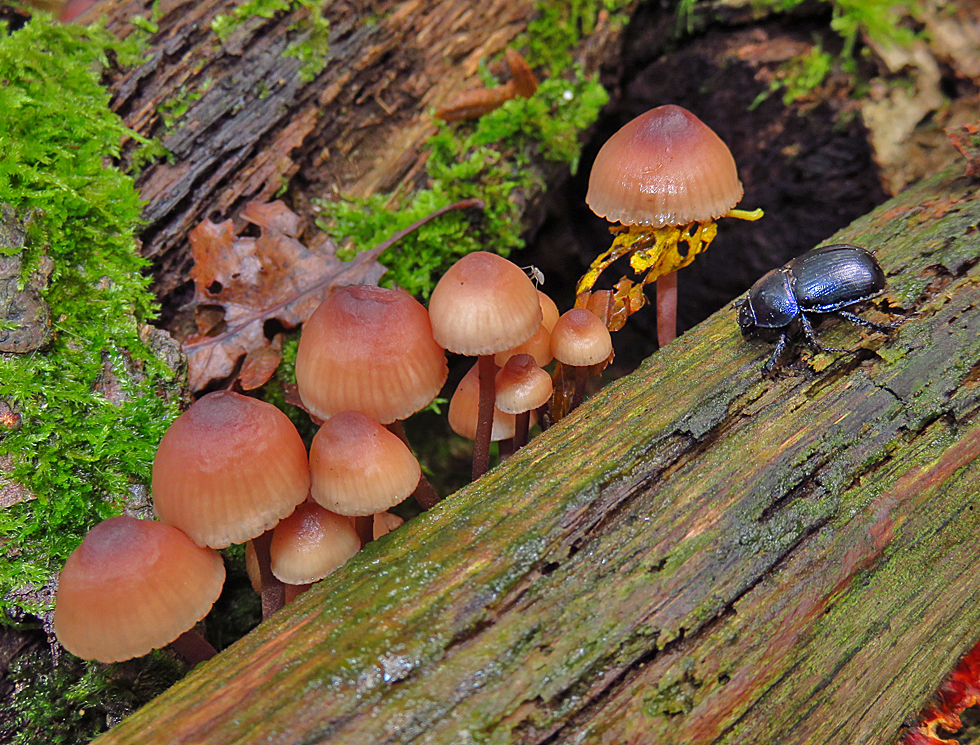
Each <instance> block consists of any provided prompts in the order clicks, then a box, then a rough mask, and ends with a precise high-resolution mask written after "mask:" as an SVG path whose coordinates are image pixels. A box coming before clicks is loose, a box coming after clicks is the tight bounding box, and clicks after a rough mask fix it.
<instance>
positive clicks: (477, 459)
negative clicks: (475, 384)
mask: <svg viewBox="0 0 980 745" xmlns="http://www.w3.org/2000/svg"><path fill="white" fill-rule="evenodd" d="M477 364H478V365H479V366H480V408H479V413H478V414H477V420H476V442H475V443H474V444H473V480H474V481H476V479H478V478H480V477H481V476H482V475H483V474H485V473H486V472H487V470H489V468H490V435H491V433H492V432H493V405H494V402H495V401H496V399H497V395H496V389H495V385H496V383H495V381H494V377H495V376H496V374H497V366H496V365H495V364H494V362H493V355H492V354H485V355H481V356H480V360H479V362H478V363H477Z"/></svg>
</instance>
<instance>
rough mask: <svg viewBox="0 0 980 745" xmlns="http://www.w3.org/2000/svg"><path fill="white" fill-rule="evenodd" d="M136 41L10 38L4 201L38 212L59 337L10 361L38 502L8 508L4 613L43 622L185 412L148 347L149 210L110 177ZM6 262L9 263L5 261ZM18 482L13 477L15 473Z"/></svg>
mask: <svg viewBox="0 0 980 745" xmlns="http://www.w3.org/2000/svg"><path fill="white" fill-rule="evenodd" d="M110 53H111V54H112V55H114V56H115V57H116V58H117V59H119V60H121V61H127V60H129V61H133V60H135V53H134V49H133V47H132V46H131V45H127V44H125V43H121V42H119V41H118V40H117V39H115V38H114V37H113V36H112V35H110V34H109V33H108V32H106V31H104V30H102V29H100V28H98V27H88V28H83V27H79V26H76V25H72V24H67V25H54V24H52V23H50V21H49V20H46V18H42V19H37V18H36V19H34V20H32V21H31V22H30V23H28V24H27V25H26V26H25V27H24V28H23V29H22V30H20V31H17V32H16V33H13V34H9V35H8V34H4V35H3V36H0V81H3V82H2V85H0V150H2V152H3V153H4V158H3V159H2V160H0V203H4V204H9V205H12V206H13V207H14V208H15V209H16V210H17V211H18V213H19V214H20V215H21V216H26V215H33V217H32V219H31V222H30V229H29V231H28V241H27V246H26V248H25V249H24V254H25V258H26V261H25V266H27V267H33V266H37V265H38V264H39V262H40V261H41V259H42V257H43V256H45V255H46V256H47V257H49V258H50V259H51V260H52V261H53V262H54V271H53V273H52V276H51V282H50V285H49V287H48V288H47V290H46V291H45V293H44V300H45V301H46V302H47V304H48V305H49V307H50V310H51V318H52V319H53V323H52V326H53V331H54V338H53V341H52V342H51V343H50V344H49V345H48V346H47V347H46V348H44V349H42V350H41V351H40V352H37V353H33V354H30V355H16V354H7V355H2V356H0V400H2V401H4V402H6V403H8V404H10V405H11V406H13V407H14V409H15V410H16V411H18V412H19V413H20V415H21V426H20V427H19V428H18V429H16V430H14V431H10V432H7V433H6V434H4V435H3V436H2V438H0V455H5V456H10V457H12V458H13V459H14V466H13V473H12V475H13V478H14V479H15V480H16V481H18V482H20V483H21V484H23V485H25V486H26V487H27V488H28V489H29V490H30V491H31V492H32V493H33V494H34V495H35V496H36V499H33V500H29V501H24V502H20V503H18V504H15V505H13V506H12V507H8V508H7V509H3V510H0V535H2V536H3V541H2V542H0V545H2V549H0V550H2V551H3V554H4V557H3V561H0V607H3V608H8V609H16V608H20V609H24V610H28V611H31V612H42V611H44V610H45V609H46V607H47V606H48V603H49V602H50V601H49V599H48V598H46V597H45V596H43V595H42V594H37V593H36V591H37V590H38V589H39V588H40V587H42V586H43V585H44V584H45V583H46V582H47V581H48V580H49V578H50V576H51V575H52V574H53V572H55V571H56V570H57V569H59V568H60V566H61V565H62V564H63V563H64V560H65V558H66V557H67V555H68V554H69V553H70V552H71V551H72V550H73V549H74V548H75V546H77V545H78V543H79V542H80V540H81V538H82V536H83V535H84V533H85V532H86V531H87V530H88V529H89V528H90V527H91V526H92V525H93V524H94V523H95V522H97V521H99V520H101V519H103V518H105V517H108V516H109V515H112V514H117V513H118V512H120V510H121V507H122V505H123V503H124V501H125V500H126V499H127V497H128V496H130V494H131V490H133V489H134V487H136V486H137V485H140V484H145V483H147V482H148V480H149V476H150V466H151V463H152V459H153V453H154V450H155V447H156V444H157V443H158V442H159V439H160V437H161V436H162V434H163V431H164V429H165V428H166V426H167V424H168V423H169V421H170V420H171V419H172V418H173V416H174V415H175V414H176V411H175V406H174V404H173V403H171V402H170V401H169V400H168V398H167V397H164V396H162V395H161V393H160V392H161V391H162V390H165V389H166V388H167V386H168V385H171V384H172V383H173V382H174V377H175V376H174V373H173V371H172V370H170V369H169V368H168V367H167V366H166V365H165V364H164V363H163V362H161V361H160V359H158V358H157V357H156V356H155V355H154V354H153V353H152V352H151V350H150V349H149V347H148V346H147V343H145V341H144V339H143V338H142V337H141V323H142V322H144V321H147V320H149V319H151V318H152V317H153V316H154V314H155V312H156V308H155V306H154V301H153V298H152V295H151V294H150V293H149V291H148V284H149V279H148V277H147V276H146V275H145V274H144V271H145V269H146V262H145V261H144V260H143V259H142V258H140V257H139V255H138V254H137V252H136V245H135V240H134V231H135V229H136V228H137V227H138V225H139V215H140V211H141V204H140V201H139V196H138V194H137V192H136V190H135V189H134V186H133V180H132V178H131V177H130V176H128V175H126V174H123V173H121V172H120V171H119V170H117V169H115V168H113V167H111V166H110V165H107V163H108V160H109V159H111V158H113V157H117V156H118V155H119V153H120V147H121V143H122V141H123V140H125V139H127V138H128V139H130V140H135V141H137V142H142V143H143V144H144V145H145V144H146V141H145V140H142V139H141V138H140V137H138V136H137V135H135V134H134V133H133V132H131V131H129V130H127V129H126V128H125V127H124V126H123V124H122V122H121V121H120V120H119V118H118V117H117V116H116V115H115V114H113V113H112V112H111V111H110V110H109V107H108V98H109V97H108V93H107V92H106V91H105V90H104V89H103V88H102V86H101V85H100V84H99V76H100V73H101V71H102V69H104V67H105V66H106V65H107V64H108V57H109V55H110ZM8 252H9V251H8ZM8 475H10V474H8Z"/></svg>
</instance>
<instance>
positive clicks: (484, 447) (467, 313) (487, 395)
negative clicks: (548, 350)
mask: <svg viewBox="0 0 980 745" xmlns="http://www.w3.org/2000/svg"><path fill="white" fill-rule="evenodd" d="M429 316H430V318H431V320H432V334H433V336H434V337H435V340H436V342H438V343H439V345H440V346H442V347H443V348H445V349H448V350H449V351H450V352H456V353H457V354H463V355H468V356H470V357H479V361H478V367H479V379H480V384H479V385H480V409H479V417H478V421H477V431H476V436H475V444H474V447H473V478H479V477H480V476H481V475H483V473H485V472H486V470H487V468H488V467H489V463H490V439H491V438H490V430H491V427H492V420H493V408H494V407H493V402H494V375H495V374H496V372H497V370H496V365H495V364H494V359H493V357H494V355H495V354H496V353H497V352H502V351H504V350H507V349H511V348H512V347H515V346H517V345H518V344H521V343H523V342H525V341H527V340H528V339H530V338H531V337H532V336H534V334H535V333H536V332H537V331H538V329H539V328H540V326H541V321H542V313H541V305H540V302H539V301H538V295H537V290H535V288H534V285H533V284H532V283H531V280H530V279H528V276H527V275H526V274H525V273H524V272H523V271H522V270H521V269H520V267H518V266H517V265H516V264H514V263H512V262H510V261H507V260H506V259H504V258H502V257H500V256H497V255H496V254H491V253H487V252H485V251H477V252H475V253H471V254H468V255H467V256H464V257H463V258H462V259H460V260H459V261H457V262H456V263H455V264H453V266H451V267H450V268H449V270H448V271H447V272H446V273H445V274H444V275H443V277H442V279H440V280H439V283H438V284H437V285H436V287H435V289H434V290H433V291H432V297H431V298H430V299H429Z"/></svg>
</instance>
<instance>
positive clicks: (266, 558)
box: [252, 528, 286, 620]
mask: <svg viewBox="0 0 980 745" xmlns="http://www.w3.org/2000/svg"><path fill="white" fill-rule="evenodd" d="M252 545H253V546H255V558H256V559H257V560H258V564H259V577H260V578H261V580H262V620H265V619H266V618H269V616H271V615H272V614H273V613H275V612H276V611H278V610H282V607H283V606H284V605H285V604H286V590H285V587H284V586H283V583H282V582H281V581H280V580H279V579H277V578H276V575H274V574H273V573H272V557H271V554H270V552H269V547H270V546H271V545H272V529H271V528H270V529H269V530H267V531H265V532H264V533H263V534H262V535H260V536H259V537H258V538H254V539H253V540H252Z"/></svg>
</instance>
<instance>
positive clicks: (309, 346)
mask: <svg viewBox="0 0 980 745" xmlns="http://www.w3.org/2000/svg"><path fill="white" fill-rule="evenodd" d="M448 374H449V369H448V367H447V365H446V355H445V352H444V351H443V350H442V348H441V347H440V346H439V345H438V344H436V342H435V340H434V339H433V338H432V326H431V324H430V323H429V314H428V312H427V311H426V309H425V307H424V306H423V305H422V304H421V303H419V302H418V301H417V300H415V298H413V297H412V296H411V295H409V294H408V293H406V292H403V291H401V290H389V289H385V288H383V287H372V286H369V285H354V286H351V287H344V288H342V289H340V290H338V291H337V292H334V293H332V294H331V295H330V296H329V297H328V298H327V299H326V300H325V301H324V302H323V303H321V304H320V307H318V308H317V309H316V311H314V313H313V315H312V316H311V317H310V319H309V320H308V321H307V322H306V324H304V326H303V334H302V336H301V337H300V342H299V350H298V351H297V355H296V383H297V386H298V388H299V394H300V398H301V399H302V400H303V404H304V405H305V406H306V407H307V408H308V409H309V410H310V411H311V412H312V413H313V414H315V415H316V416H318V417H320V418H321V419H329V418H330V417H332V416H333V415H334V414H337V413H338V412H341V411H345V410H347V409H355V410H357V411H363V412H364V413H365V414H367V415H368V416H370V417H372V418H373V419H376V420H377V421H379V422H381V423H383V424H390V423H391V422H393V421H395V420H396V419H404V418H406V417H408V416H411V415H412V414H414V413H415V412H416V411H418V410H419V409H422V408H424V407H426V406H427V405H428V404H429V403H430V402H431V401H432V400H433V399H434V398H435V397H436V395H438V393H439V391H440V389H441V388H442V386H443V384H444V383H445V382H446V377H447V375H448Z"/></svg>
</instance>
